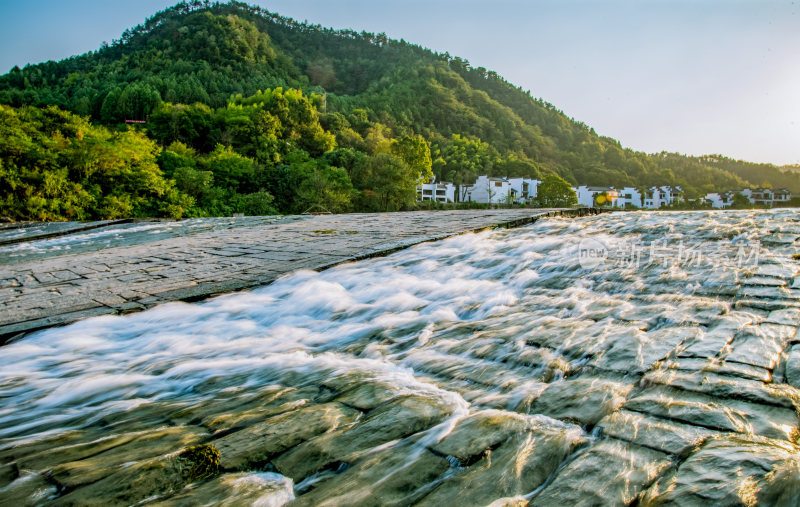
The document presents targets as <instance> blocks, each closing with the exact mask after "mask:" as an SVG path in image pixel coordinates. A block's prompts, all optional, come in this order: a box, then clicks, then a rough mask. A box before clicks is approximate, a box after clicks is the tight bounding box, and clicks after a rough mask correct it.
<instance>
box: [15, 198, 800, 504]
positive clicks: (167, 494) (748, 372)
mask: <svg viewBox="0 0 800 507" xmlns="http://www.w3.org/2000/svg"><path fill="white" fill-rule="evenodd" d="M297 223H302V222H297ZM776 234H779V236H780V237H779V239H780V241H778V240H776V239H775V238H774V237H773V236H775V235H776ZM353 236H357V235H353ZM664 237H667V238H671V239H672V240H674V241H679V240H682V241H683V243H684V247H685V248H696V249H701V250H703V251H716V250H720V249H721V250H724V251H726V252H728V253H729V254H731V255H734V256H735V255H736V252H737V251H738V249H739V246H741V245H742V244H751V243H754V242H760V244H761V247H762V250H761V251H760V257H759V262H758V263H757V265H755V264H740V265H739V264H736V263H735V262H734V263H729V264H723V265H718V264H713V265H712V264H707V263H703V262H700V263H696V264H692V263H688V264H687V263H677V264H669V263H663V262H661V261H659V263H658V264H656V265H653V264H649V263H647V264H642V265H637V266H630V265H627V264H620V263H615V262H611V261H606V262H602V263H599V264H594V265H591V266H584V265H581V263H580V262H579V261H578V259H577V253H576V245H578V244H580V243H581V241H586V240H588V239H592V240H594V241H599V240H602V241H604V242H607V243H609V244H612V243H619V244H622V243H624V242H625V241H631V240H636V241H641V242H648V241H655V240H660V239H663V238H664ZM792 238H800V222H798V220H797V218H796V216H795V214H794V212H790V211H785V210H776V211H769V212H767V211H759V212H730V213H727V212H726V213H617V214H608V215H602V216H599V217H585V218H582V219H580V220H573V219H564V218H550V219H547V220H542V221H539V222H537V223H535V224H532V225H529V226H526V227H521V228H519V229H512V230H490V231H482V232H479V233H474V234H464V235H459V236H456V237H452V238H448V239H444V240H442V241H439V242H430V243H425V244H421V245H416V246H413V247H411V248H409V249H407V250H403V251H400V252H396V253H394V254H391V255H389V256H387V257H382V258H374V259H368V260H363V261H360V262H356V263H349V264H344V265H341V266H337V267H334V268H332V269H329V270H326V271H323V272H315V271H309V270H301V271H297V272H295V273H292V274H289V275H288V276H284V277H282V278H280V279H278V280H277V281H275V282H274V283H273V284H271V285H268V286H266V287H261V288H259V289H255V290H253V291H251V292H240V293H235V294H229V295H224V296H221V297H217V298H213V299H210V300H208V301H204V302H202V303H197V304H187V303H180V302H173V303H169V304H164V305H160V306H157V307H156V308H152V309H150V310H147V311H145V312H140V313H136V314H132V315H125V316H104V317H99V318H95V319H88V320H83V321H81V322H77V323H75V324H72V325H69V326H65V327H62V328H57V329H49V330H45V331H41V332H37V333H32V334H30V335H28V336H26V337H25V338H23V339H21V340H18V341H15V342H12V343H10V344H8V345H6V346H4V347H2V350H1V351H2V355H0V396H1V397H2V398H0V400H3V401H4V403H2V404H0V499H2V501H0V503H3V502H4V501H7V502H9V503H13V504H19V505H37V504H47V503H53V504H56V505H59V504H60V505H131V504H138V505H162V506H173V505H174V506H184V505H185V506H194V505H206V504H209V503H213V504H220V505H254V504H255V505H285V504H289V505H309V506H312V505H313V506H317V505H330V506H339V505H363V506H374V505H396V506H406V505H430V506H438V505H458V506H472V505H474V506H487V505H492V506H512V505H513V506H522V505H546V506H549V505H564V506H566V505H578V506H583V505H586V506H589V505H746V506H750V505H757V504H760V505H798V504H800V459H798V456H800V446H798V443H799V442H798V439H799V438H800V437H799V435H798V430H800V418H798V408H800V337H799V336H797V334H796V330H797V326H798V325H800V321H798V319H800V311H798V306H796V304H797V303H796V301H795V295H796V294H795V291H797V290H798V289H796V288H793V286H794V285H795V280H796V279H798V278H800V261H798V260H797V259H796V258H795V257H794V256H795V255H796V254H798V253H800V247H798V244H797V243H796V242H795V241H794V239H792ZM789 239H792V240H791V241H789ZM329 248H334V247H333V246H332V245H329ZM752 288H756V289H758V290H751V289H752ZM5 401H10V402H9V403H5ZM193 449H194V451H192V450H193ZM197 449H203V450H204V452H198V451H197ZM187 456H191V458H189V457H187Z"/></svg>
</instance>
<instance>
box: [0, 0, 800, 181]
mask: <svg viewBox="0 0 800 507" xmlns="http://www.w3.org/2000/svg"><path fill="white" fill-rule="evenodd" d="M176 2H177V0H174V1H168V0H136V1H130V0H127V1H119V0H73V1H64V0H60V1H53V0H41V1H38V2H11V1H10V0H0V72H5V71H7V70H9V69H10V68H11V67H13V66H14V65H19V66H23V65H25V64H26V63H36V62H41V61H46V60H58V59H61V58H65V57H68V56H70V55H73V54H79V53H83V52H86V51H91V50H94V49H97V48H98V47H99V46H100V44H101V43H102V42H103V41H111V40H113V39H115V38H118V37H119V36H120V34H121V33H122V31H123V30H124V29H125V28H128V27H132V26H135V25H137V24H139V23H141V22H143V21H144V20H145V19H146V18H147V17H149V16H151V15H152V14H154V13H155V12H156V11H158V10H161V9H163V8H166V7H168V6H170V5H172V4H174V3H176ZM248 3H251V4H259V5H261V6H262V7H264V8H266V9H268V10H270V11H272V12H277V13H279V14H281V15H284V16H288V17H292V18H295V19H297V20H300V21H303V20H308V21H309V22H311V23H314V24H321V25H323V26H330V27H334V28H351V29H355V30H358V31H361V30H366V31H369V32H374V33H378V32H385V33H386V34H387V35H389V36H390V37H392V38H396V39H400V38H403V39H405V40H406V41H408V42H412V43H415V44H420V45H422V46H424V47H427V48H430V49H432V50H434V51H438V52H445V51H447V52H449V53H450V54H451V55H453V56H460V57H462V58H465V59H467V60H469V62H470V63H471V64H472V65H473V66H475V67H478V66H481V67H486V68H487V69H490V70H494V71H496V72H498V73H499V74H500V75H502V76H503V77H505V78H506V79H507V80H508V81H510V82H511V83H513V84H515V85H518V86H521V87H522V88H523V89H525V90H530V91H531V93H532V94H533V95H534V96H535V97H541V98H543V99H544V100H546V101H548V102H550V103H552V104H553V105H555V106H556V107H557V108H559V109H561V110H562V111H564V112H565V113H566V114H567V115H568V116H570V117H572V118H575V119H576V120H579V121H582V122H583V123H586V124H587V125H589V126H590V127H592V128H594V129H595V131H597V133H598V134H600V135H604V136H609V137H613V138H615V139H618V140H620V141H621V142H622V144H623V146H625V147H629V148H633V149H636V150H641V151H645V152H648V153H655V152H659V151H662V150H666V151H674V152H679V153H686V154H690V155H702V154H711V153H721V154H723V155H727V156H730V157H733V158H739V159H745V160H751V161H755V162H771V163H775V164H779V165H780V164H800V0H608V1H600V0H594V1H592V0H489V1H485V0H482V1H478V0H403V1H397V0H395V1H383V0H369V1H366V0H269V1H267V0H249V2H248Z"/></svg>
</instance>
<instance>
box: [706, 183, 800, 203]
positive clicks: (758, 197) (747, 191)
mask: <svg viewBox="0 0 800 507" xmlns="http://www.w3.org/2000/svg"><path fill="white" fill-rule="evenodd" d="M735 194H742V195H743V196H745V197H747V200H748V201H750V203H751V204H762V205H764V206H768V207H773V206H781V205H784V204H787V203H788V202H789V200H790V199H791V198H792V193H791V192H789V191H788V190H786V189H785V188H781V189H778V190H772V189H769V188H743V189H742V190H739V191H738V192H735V191H733V190H729V191H727V192H723V193H721V194H719V193H716V192H714V193H711V194H706V197H705V198H706V200H707V201H709V202H710V203H711V206H713V207H714V208H728V207H730V206H731V205H732V204H733V196H734V195H735Z"/></svg>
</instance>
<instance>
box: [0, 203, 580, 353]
mask: <svg viewBox="0 0 800 507" xmlns="http://www.w3.org/2000/svg"><path fill="white" fill-rule="evenodd" d="M549 211H550V210H535V209H523V210H475V211H439V212H409V213H390V214H386V213H384V214H352V215H329V216H290V217H242V218H233V219H223V218H213V219H195V220H186V221H181V222H136V223H119V222H124V221H117V222H113V221H107V222H91V223H88V224H79V223H75V222H70V223H51V224H23V226H20V227H18V228H16V229H11V228H10V227H8V226H6V228H4V229H3V230H0V343H3V342H4V341H5V340H8V339H10V338H13V337H15V336H19V335H21V334H22V333H25V332H28V331H31V330H36V329H42V328H47V327H50V326H55V325H62V324H68V323H70V322H75V321H77V320H80V319H84V318H88V317H93V316H97V315H113V314H119V313H127V312H132V311H138V310H142V309H145V308H150V307H152V306H155V305H157V304H161V303H165V302H169V301H181V300H199V299H202V298H204V297H206V296H211V295H213V294H221V293H225V292H231V291H234V290H240V289H246V288H250V287H255V286H259V285H264V284H267V283H269V282H272V281H273V280H275V279H276V278H278V277H280V276H281V275H284V274H286V273H290V272H292V271H295V270H297V269H321V268H325V267H328V266H332V265H335V264H338V263H341V262H345V261H348V260H352V259H357V258H363V257H365V256H370V255H378V254H380V253H382V252H386V251H391V250H393V249H396V248H398V247H403V246H407V245H413V244H416V243H420V242H423V241H428V240H431V239H437V238H441V237H446V236H449V235H452V234H458V233H462V232H466V231H473V230H478V229H481V228H485V227H495V226H501V225H504V224H509V223H511V224H514V225H517V224H524V223H529V222H530V220H531V219H533V218H535V217H537V216H540V215H543V214H546V213H548V212H549ZM570 213H572V211H570ZM51 236H55V237H51ZM26 238H30V241H26V242H21V240H23V239H26ZM11 241H14V243H10V242H11Z"/></svg>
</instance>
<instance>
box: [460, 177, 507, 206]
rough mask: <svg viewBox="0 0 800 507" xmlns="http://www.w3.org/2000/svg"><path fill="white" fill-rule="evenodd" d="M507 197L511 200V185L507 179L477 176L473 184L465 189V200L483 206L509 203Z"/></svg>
mask: <svg viewBox="0 0 800 507" xmlns="http://www.w3.org/2000/svg"><path fill="white" fill-rule="evenodd" d="M509 196H511V199H513V194H512V188H511V183H510V182H509V181H508V179H507V178H494V177H489V176H478V179H477V180H475V184H474V185H472V186H470V187H469V188H468V189H467V192H466V197H467V198H466V199H465V200H467V201H472V202H481V203H485V204H501V203H506V202H509Z"/></svg>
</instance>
